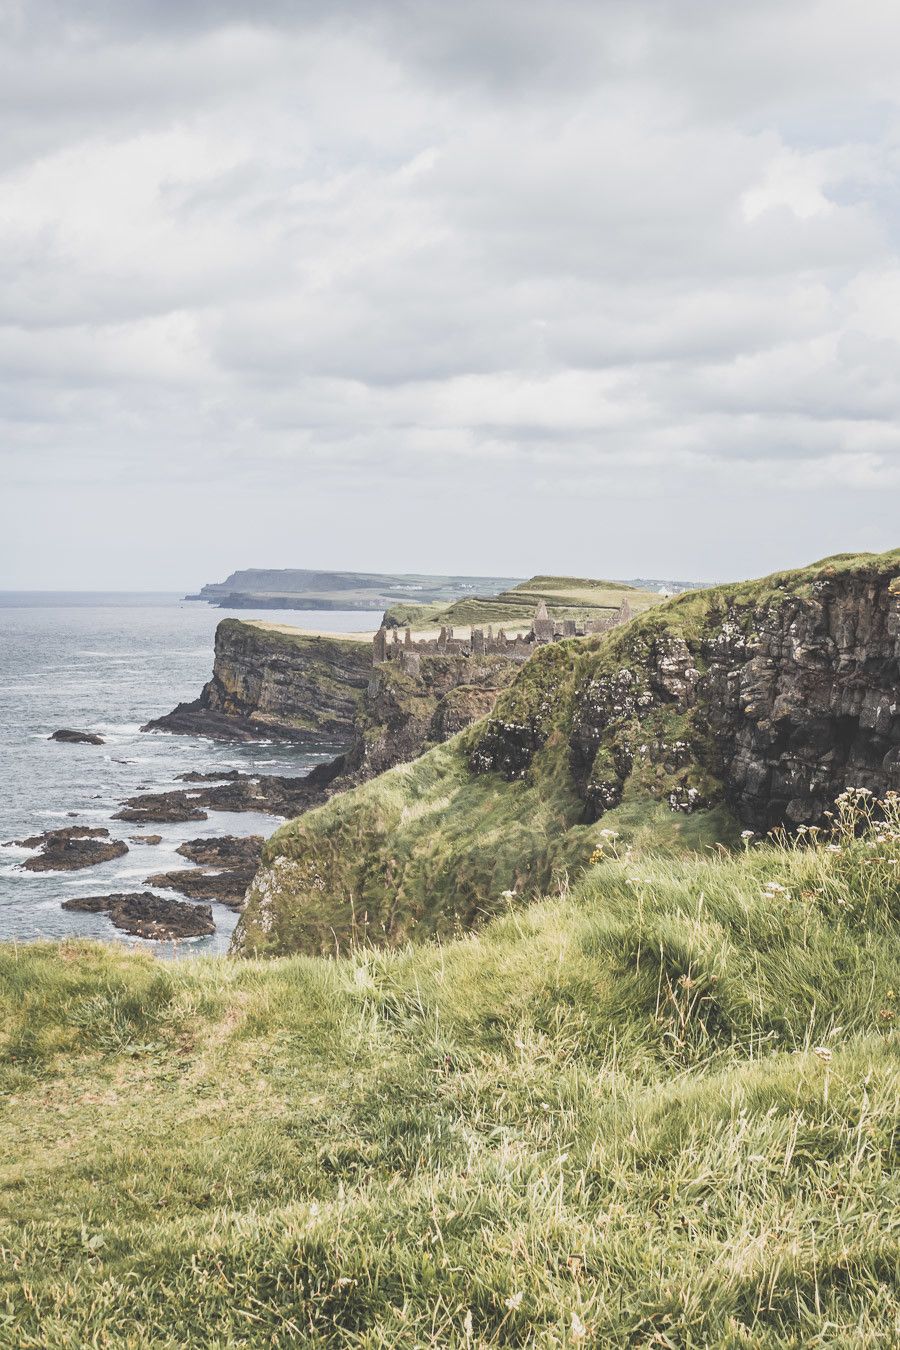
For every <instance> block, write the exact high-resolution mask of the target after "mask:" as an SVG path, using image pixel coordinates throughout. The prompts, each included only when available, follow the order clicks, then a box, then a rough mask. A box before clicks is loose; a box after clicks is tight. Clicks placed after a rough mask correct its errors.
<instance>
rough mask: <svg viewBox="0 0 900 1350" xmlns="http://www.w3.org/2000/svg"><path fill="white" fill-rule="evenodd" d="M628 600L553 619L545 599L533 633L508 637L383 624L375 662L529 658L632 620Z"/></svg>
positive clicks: (411, 669)
mask: <svg viewBox="0 0 900 1350" xmlns="http://www.w3.org/2000/svg"><path fill="white" fill-rule="evenodd" d="M633 617H634V616H633V614H632V610H631V607H630V605H629V604H628V601H627V600H623V601H622V604H621V605H620V606H619V608H618V609H617V610H613V611H611V612H609V613H606V614H604V615H603V616H602V617H601V618H597V619H588V620H586V621H585V622H583V623H578V622H576V620H575V619H562V620H559V619H553V618H551V617H550V615H549V613H548V610H547V606H546V604H545V603H544V601H543V600H542V601H541V603H540V604H539V605H538V607H537V610H536V611H535V615H534V619H533V620H532V627H531V631H530V632H529V633H525V634H518V635H517V636H515V637H507V635H506V633H505V632H504V630H503V629H502V628H499V629H498V630H497V633H496V634H495V633H494V630H493V627H492V626H490V625H489V626H488V627H487V629H484V628H472V629H471V631H470V632H469V635H468V637H455V636H454V633H453V629H452V628H450V627H447V626H446V625H442V626H441V630H440V632H439V634H438V636H437V637H436V638H417V639H415V640H414V639H413V636H412V630H411V629H409V628H407V629H406V630H405V631H404V634H403V637H402V639H401V637H400V631H399V629H397V628H392V629H390V630H389V629H387V628H384V627H382V628H379V630H378V632H377V633H376V634H375V637H374V639H373V641H372V663H373V665H376V666H380V665H382V664H383V663H384V662H385V661H399V662H401V663H402V665H403V668H404V669H405V670H407V671H408V673H410V674H412V675H414V674H416V673H417V672H418V666H417V665H416V660H417V658H418V657H419V656H422V655H424V654H426V653H428V654H434V653H436V654H438V655H442V656H446V655H456V656H502V657H505V658H506V659H507V660H508V661H515V662H522V661H527V660H528V658H529V656H531V654H532V652H533V651H534V650H535V649H536V648H537V647H541V646H544V645H545V644H546V643H548V642H560V641H562V640H563V639H565V638H573V637H586V636H588V635H589V634H592V633H606V632H608V631H609V630H610V629H611V628H618V627H619V626H620V624H623V623H628V621H629V619H631V618H633Z"/></svg>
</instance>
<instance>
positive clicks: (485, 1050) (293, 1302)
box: [0, 813, 900, 1350]
mask: <svg viewBox="0 0 900 1350" xmlns="http://www.w3.org/2000/svg"><path fill="white" fill-rule="evenodd" d="M879 839H880V842H879ZM838 847H839V848H840V850H841V851H840V852H832V851H830V849H829V848H828V846H827V843H826V842H825V841H818V842H814V843H813V845H812V846H811V847H788V846H787V845H778V844H775V843H765V844H763V845H761V846H755V845H754V846H753V847H751V848H749V849H748V850H747V851H746V852H738V853H736V854H723V853H722V852H721V851H719V850H705V851H702V852H694V853H688V852H679V853H674V854H673V853H669V852H664V851H660V850H659V849H657V850H655V851H650V852H648V851H645V850H637V851H634V852H630V851H626V850H625V849H624V847H623V845H622V840H621V839H619V840H612V841H611V840H610V837H609V836H606V847H605V851H604V856H603V857H602V858H601V859H600V860H599V861H597V862H595V863H594V864H593V865H586V866H585V867H583V868H582V869H581V870H580V872H579V874H578V875H575V874H574V873H572V874H571V875H570V878H569V881H568V883H567V882H566V881H565V879H561V880H560V884H559V885H558V887H557V889H556V893H555V894H554V895H552V896H550V897H547V898H545V899H543V900H541V901H538V902H536V903H534V904H531V905H529V906H527V907H523V906H520V905H518V904H513V905H512V906H511V907H510V908H509V910H508V912H506V913H505V914H502V915H499V916H497V917H495V918H494V919H493V920H491V921H490V922H489V923H487V924H486V925H485V926H484V927H482V928H481V929H480V930H479V931H478V932H477V933H472V934H469V935H467V936H465V937H461V938H458V939H455V940H453V941H449V942H447V943H444V944H443V945H435V944H431V945H425V946H418V947H407V948H404V949H402V950H397V951H375V950H372V949H371V948H368V947H366V946H361V947H359V948H358V949H357V950H356V951H354V952H353V953H352V954H351V955H349V956H347V957H344V958H342V959H340V960H337V961H334V960H323V959H321V958H315V957H292V958H283V959H279V960H274V961H270V962H261V961H250V960H247V961H228V960H225V959H208V960H198V961H193V962H183V963H178V964H168V965H166V964H161V963H157V962H155V961H154V960H153V959H152V958H150V957H148V956H146V955H143V954H126V953H124V952H123V951H122V950H121V949H113V948H106V949H104V948H101V947H98V946H92V945H90V944H87V943H80V944H79V943H66V944H63V945H61V946H52V945H49V944H47V945H37V946H29V947H18V948H11V947H5V948H2V949H0V1093H2V1115H0V1249H2V1257H3V1259H2V1262H0V1344H2V1345H4V1346H6V1345H9V1346H15V1347H16V1348H17V1350H20V1348H21V1350H38V1348H40V1350H56V1348H57V1347H66V1350H76V1348H77V1350H81V1347H85V1346H96V1347H131V1348H134V1350H140V1348H142V1347H150V1346H152V1347H162V1350H166V1348H170V1350H174V1348H175V1347H179V1350H180V1348H181V1347H193V1346H216V1347H238V1346H240V1347H249V1346H254V1347H255V1346H270V1347H272V1346H276V1347H294V1346H298V1345H302V1346H322V1347H332V1346H333V1347H366V1348H367V1350H375V1347H379V1348H386V1347H396V1350H401V1348H405V1347H415V1346H434V1347H445V1346H446V1347H464V1346H465V1347H475V1346H502V1345H506V1346H534V1347H545V1346H546V1347H550V1346H578V1345H603V1346H606V1345H610V1346H623V1347H625V1346H647V1347H650V1346H674V1347H697V1348H698V1350H699V1347H729V1348H732V1347H743V1346H747V1347H762V1348H763V1350H767V1348H774V1347H811V1346H821V1347H825V1346H828V1347H835V1346H843V1347H872V1348H873V1350H874V1348H875V1347H882V1346H888V1345H893V1344H897V1342H898V1338H900V1299H898V1237H900V1185H898V1162H900V1150H898V1135H897V1122H898V1106H900V1056H898V1053H897V1050H898V1044H897V1039H898V1038H897V1033H896V1026H897V1022H896V1009H897V1007H898V993H900V944H898V943H897V924H898V920H900V911H898V872H900V831H898V828H897V819H896V813H895V816H894V820H893V823H892V824H891V825H890V826H889V827H888V828H885V827H883V826H874V827H873V828H872V829H870V831H869V834H868V836H867V837H863V838H856V837H854V831H853V829H852V828H846V829H845V831H844V834H843V836H842V838H841V841H840V843H839V845H838Z"/></svg>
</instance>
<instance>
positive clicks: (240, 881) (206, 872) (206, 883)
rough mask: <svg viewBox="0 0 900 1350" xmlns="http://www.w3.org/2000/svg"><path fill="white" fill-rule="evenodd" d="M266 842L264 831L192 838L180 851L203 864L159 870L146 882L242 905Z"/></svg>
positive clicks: (227, 903) (226, 903)
mask: <svg viewBox="0 0 900 1350" xmlns="http://www.w3.org/2000/svg"><path fill="white" fill-rule="evenodd" d="M264 843H265V840H264V839H263V838H262V836H261V835H247V836H243V837H238V836H237V835H225V836H223V837H220V838H217V839H188V840H187V841H186V842H185V843H183V844H181V845H180V846H179V848H178V849H176V852H177V853H180V854H181V856H182V857H183V858H187V859H188V860H189V861H190V862H193V863H197V864H199V865H198V866H196V867H183V868H179V869H178V870H177V871H172V872H157V873H155V874H154V875H153V876H149V877H147V880H146V884H147V885H148V886H160V887H162V888H164V889H167V890H173V891H178V892H179V894H181V895H186V896H189V897H190V899H192V900H218V901H219V902H220V904H223V905H229V906H230V907H231V908H232V909H239V908H240V906H241V904H242V903H243V899H244V896H245V894H246V892H247V888H248V886H249V885H250V883H251V882H252V881H253V878H254V876H255V874H256V869H257V867H258V866H259V859H260V855H261V854H262V849H263V844H264Z"/></svg>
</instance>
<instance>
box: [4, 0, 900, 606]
mask: <svg viewBox="0 0 900 1350" xmlns="http://www.w3.org/2000/svg"><path fill="white" fill-rule="evenodd" d="M898 415H900V6H898V5H897V3H896V0H857V3H856V4H854V5H849V4H847V0H788V3H785V0H733V2H732V3H728V4H722V3H721V0H627V2H626V0H615V3H613V2H612V0H454V3H452V4H449V3H447V0H345V2H344V3H341V0H330V3H328V4H326V3H324V0H319V3H310V2H309V0H306V3H304V0H254V3H253V4H249V3H246V2H245V3H238V2H237V0H215V3H213V0H132V2H131V3H129V4H127V5H122V4H119V3H116V0H79V3H78V4H77V5H72V4H70V3H65V2H64V0H56V2H55V3H54V0H0V588H7V589H14V588H51V589H53V588H71V589H81V588H84V589H88V588H100V589H110V588H116V587H120V588H122V589H131V588H146V589H168V588H172V589H181V588H184V589H196V588H197V587H198V586H199V585H201V584H202V583H203V582H205V581H213V580H221V579H222V578H223V577H224V576H225V575H226V574H227V573H228V572H230V571H232V570H233V569H235V568H239V567H249V566H261V567H314V568H319V567H321V568H340V569H348V570H352V569H360V570H389V571H427V572H452V573H460V572H463V573H465V572H469V573H482V574H487V573H499V574H503V575H523V576H526V575H529V574H532V573H535V572H548V573H556V574H559V573H562V574H578V575H589V576H598V577H604V576H613V577H635V576H643V577H662V578H669V577H671V578H675V579H697V580H707V581H712V580H718V579H723V580H724V579H729V578H733V577H741V576H749V575H761V574H763V573H766V572H769V571H772V570H774V569H776V568H780V567H785V566H793V565H800V564H803V563H805V562H808V561H811V560H813V559H815V558H819V557H823V556H825V555H827V554H831V553H835V552H846V551H849V550H853V551H856V550H862V549H869V550H881V549H886V548H891V547H896V546H898V545H900V510H898V507H900V423H898Z"/></svg>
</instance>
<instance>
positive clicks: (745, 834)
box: [741, 830, 754, 839]
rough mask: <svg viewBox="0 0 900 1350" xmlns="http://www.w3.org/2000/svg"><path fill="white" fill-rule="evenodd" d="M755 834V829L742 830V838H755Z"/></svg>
mask: <svg viewBox="0 0 900 1350" xmlns="http://www.w3.org/2000/svg"><path fill="white" fill-rule="evenodd" d="M753 834H754V831H753V830H741V838H742V839H752V838H753Z"/></svg>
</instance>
